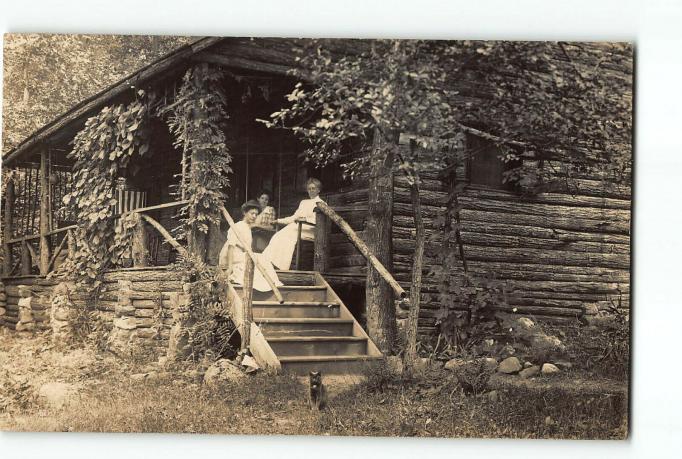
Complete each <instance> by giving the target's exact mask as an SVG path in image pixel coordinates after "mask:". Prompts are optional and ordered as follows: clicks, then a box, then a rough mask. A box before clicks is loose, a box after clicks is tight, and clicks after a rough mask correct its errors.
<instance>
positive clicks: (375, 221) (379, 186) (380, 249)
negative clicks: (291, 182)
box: [365, 130, 397, 353]
mask: <svg viewBox="0 0 682 459" xmlns="http://www.w3.org/2000/svg"><path fill="white" fill-rule="evenodd" d="M371 155H372V156H371V158H370V173H369V191H368V207H367V224H366V226H365V242H366V243H367V246H368V247H369V249H370V250H371V251H372V253H374V255H375V256H376V258H377V259H378V260H379V261H380V262H381V264H382V265H384V267H385V268H386V269H387V270H388V272H391V271H392V265H393V250H392V234H391V232H392V227H393V151H392V150H391V149H390V148H386V144H385V139H383V138H382V137H381V133H380V132H379V130H375V131H374V145H373V146H372V152H371ZM365 304H366V309H367V329H368V334H369V337H370V338H372V341H374V343H375V344H376V345H377V346H378V347H379V349H381V351H382V352H383V353H391V348H392V347H393V345H394V344H395V341H396V335H397V330H396V319H395V306H394V300H393V290H392V289H391V287H390V286H389V285H388V283H386V281H385V280H384V279H383V277H382V276H381V275H380V274H379V272H378V271H377V270H376V269H374V267H373V266H372V264H371V263H367V287H366V293H365Z"/></svg>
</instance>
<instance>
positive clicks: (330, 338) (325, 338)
mask: <svg viewBox="0 0 682 459" xmlns="http://www.w3.org/2000/svg"><path fill="white" fill-rule="evenodd" d="M266 340H267V341H272V342H275V343H281V342H289V341H305V342H308V341H310V342H315V341H366V340H367V338H365V337H364V336H342V335H339V336H277V337H272V338H266Z"/></svg>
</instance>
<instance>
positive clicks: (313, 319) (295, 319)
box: [254, 317, 353, 324]
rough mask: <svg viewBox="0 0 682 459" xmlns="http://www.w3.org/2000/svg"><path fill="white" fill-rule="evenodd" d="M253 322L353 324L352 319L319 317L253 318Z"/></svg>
mask: <svg viewBox="0 0 682 459" xmlns="http://www.w3.org/2000/svg"><path fill="white" fill-rule="evenodd" d="M254 322H257V323H265V322H267V323H272V322H281V323H290V324H296V323H311V324H326V323H330V324H332V323H337V324H341V323H345V324H351V323H353V319H336V318H319V317H260V318H254Z"/></svg>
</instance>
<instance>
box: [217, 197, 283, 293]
mask: <svg viewBox="0 0 682 459" xmlns="http://www.w3.org/2000/svg"><path fill="white" fill-rule="evenodd" d="M220 212H222V214H223V217H225V220H227V223H228V224H229V225H230V227H233V226H234V225H235V223H234V220H233V219H232V216H231V215H230V213H229V212H228V211H227V209H226V208H225V207H224V206H220ZM234 234H235V236H236V238H237V240H238V241H239V243H240V244H241V245H242V247H243V248H244V251H245V252H246V253H247V254H248V255H249V257H250V258H251V259H252V260H253V264H254V265H255V266H256V268H258V271H260V273H261V274H262V275H263V278H264V279H265V281H266V282H267V283H268V285H269V286H270V288H271V289H272V293H274V294H275V298H277V301H279V303H280V304H282V303H284V297H283V296H282V293H281V292H280V291H279V289H278V288H277V286H276V285H275V282H274V281H273V280H272V278H270V275H269V274H268V273H267V271H266V270H265V267H264V266H263V265H262V264H261V262H260V261H259V260H258V258H257V257H256V255H255V254H254V253H253V250H251V247H248V246H247V245H246V244H244V241H242V239H241V237H239V232H237V231H235V232H234Z"/></svg>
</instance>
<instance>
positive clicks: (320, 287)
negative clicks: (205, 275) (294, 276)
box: [234, 285, 327, 290]
mask: <svg viewBox="0 0 682 459" xmlns="http://www.w3.org/2000/svg"><path fill="white" fill-rule="evenodd" d="M234 288H235V289H242V288H244V287H243V286H241V285H235V286H234ZM277 288H278V289H279V290H327V287H326V286H324V285H280V286H279V287H277Z"/></svg>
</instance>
